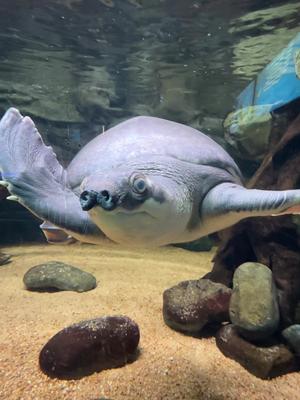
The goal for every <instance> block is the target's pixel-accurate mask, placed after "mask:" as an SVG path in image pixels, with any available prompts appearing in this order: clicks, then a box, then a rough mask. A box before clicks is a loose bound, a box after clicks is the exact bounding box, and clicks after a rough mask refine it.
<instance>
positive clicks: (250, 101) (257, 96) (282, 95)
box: [237, 33, 300, 111]
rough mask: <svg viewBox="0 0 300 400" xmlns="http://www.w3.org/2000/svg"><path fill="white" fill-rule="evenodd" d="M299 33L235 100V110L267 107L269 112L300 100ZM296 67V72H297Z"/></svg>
mask: <svg viewBox="0 0 300 400" xmlns="http://www.w3.org/2000/svg"><path fill="white" fill-rule="evenodd" d="M299 53H300V33H298V34H297V35H296V37H295V38H294V39H293V40H292V41H291V42H290V43H289V45H288V46H287V47H286V48H285V49H284V50H283V51H282V52H281V53H279V54H278V55H277V56H276V57H275V58H274V59H273V61H272V62H271V63H270V64H268V65H267V66H266V67H265V68H264V69H263V71H262V72H261V73H260V74H259V75H258V77H257V78H256V79H255V80H254V81H253V82H251V83H250V85H248V86H247V87H246V89H245V90H243V92H242V93H241V94H240V95H239V97H238V98H237V109H239V108H244V107H248V106H253V105H255V106H259V105H269V106H270V111H273V110H276V109H277V108H279V107H281V106H283V105H285V104H288V103H290V102H291V101H293V100H295V99H297V98H300V77H299V75H298V76H297V73H296V68H297V67H296V58H297V60H298V62H299V58H300V57H299ZM299 68H300V67H299V66H298V71H299Z"/></svg>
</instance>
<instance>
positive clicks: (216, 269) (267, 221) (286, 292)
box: [205, 115, 300, 326]
mask: <svg viewBox="0 0 300 400" xmlns="http://www.w3.org/2000/svg"><path fill="white" fill-rule="evenodd" d="M270 148H271V150H270V151H269V153H268V154H267V155H266V157H265V159H264V160H263V162H262V164H261V166H260V168H259V169H258V170H257V172H256V173H255V175H254V176H253V178H252V179H251V180H250V181H249V182H248V184H247V187H249V188H259V189H272V190H274V189H275V190H286V189H294V188H300V115H298V117H297V118H296V119H294V121H293V122H292V123H291V124H290V126H289V127H288V129H287V131H286V132H285V134H284V135H283V136H282V138H281V139H280V141H279V142H277V143H276V144H274V143H271V144H270ZM219 239H220V242H219V246H218V250H217V253H216V255H215V257H214V260H213V261H214V266H213V269H212V271H211V272H210V273H209V274H208V275H206V276H205V277H206V278H210V279H211V280H213V281H215V282H220V283H224V284H225V285H227V286H229V287H231V286H232V276H233V273H234V271H235V269H236V268H237V267H238V266H239V265H240V264H242V263H244V262H246V261H257V262H260V263H263V264H265V265H267V266H269V268H271V269H272V271H273V277H274V280H275V283H276V286H277V288H278V294H279V306H280V311H281V317H282V323H283V326H288V325H291V324H292V323H295V322H296V323H297V322H298V323H299V322H300V316H299V315H297V314H300V313H299V309H300V307H299V306H300V218H299V225H298V226H297V224H296V223H295V219H294V218H293V217H292V216H291V215H283V216H279V217H260V218H248V219H246V220H244V221H241V222H240V223H238V224H236V225H234V226H233V227H230V228H228V229H226V230H224V231H222V232H220V233H219Z"/></svg>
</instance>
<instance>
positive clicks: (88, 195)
mask: <svg viewBox="0 0 300 400" xmlns="http://www.w3.org/2000/svg"><path fill="white" fill-rule="evenodd" d="M97 195H98V193H97V192H95V191H94V190H85V191H84V192H82V193H81V195H80V204H81V208H82V209H83V211H88V210H90V209H91V208H93V207H94V206H95V205H96V204H97Z"/></svg>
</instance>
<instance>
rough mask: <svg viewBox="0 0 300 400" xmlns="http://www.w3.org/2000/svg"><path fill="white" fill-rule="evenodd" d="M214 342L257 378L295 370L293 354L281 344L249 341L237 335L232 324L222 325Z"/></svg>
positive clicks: (270, 376)
mask: <svg viewBox="0 0 300 400" xmlns="http://www.w3.org/2000/svg"><path fill="white" fill-rule="evenodd" d="M216 344H217V346H218V348H219V349H220V351H221V352H222V353H223V354H224V355H225V356H227V357H230V358H232V359H233V360H235V361H237V362H238V363H239V364H241V365H242V366H243V367H244V368H245V369H247V370H248V371H249V372H251V373H252V374H253V375H255V376H257V377H258V378H262V379H268V378H275V377H276V376H280V375H283V374H286V373H288V372H292V371H295V370H296V369H297V363H296V358H295V356H294V355H293V354H292V353H291V352H290V350H289V349H288V348H287V347H286V346H284V345H283V344H274V343H271V342H270V343H269V346H267V345H266V344H264V345H263V346H259V345H255V344H253V343H249V342H248V341H246V340H245V339H243V338H242V337H240V336H239V334H238V332H237V330H236V328H235V327H234V326H233V325H226V326H223V327H222V328H221V329H220V331H219V332H218V334H217V336H216Z"/></svg>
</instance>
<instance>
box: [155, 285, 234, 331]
mask: <svg viewBox="0 0 300 400" xmlns="http://www.w3.org/2000/svg"><path fill="white" fill-rule="evenodd" d="M230 296H231V289H229V288H227V287H226V286H224V285H222V284H219V283H214V282H211V281H210V280H208V279H199V280H190V281H184V282H180V283H179V284H178V285H176V286H173V287H171V288H170V289H167V290H165V291H164V294H163V316H164V320H165V323H166V324H167V325H168V326H170V327H171V328H173V329H175V330H178V331H183V332H189V333H196V332H199V331H201V329H202V328H203V327H204V326H205V325H207V324H209V323H215V322H223V321H228V319H229V316H228V308H229V300H230Z"/></svg>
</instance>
